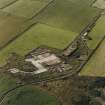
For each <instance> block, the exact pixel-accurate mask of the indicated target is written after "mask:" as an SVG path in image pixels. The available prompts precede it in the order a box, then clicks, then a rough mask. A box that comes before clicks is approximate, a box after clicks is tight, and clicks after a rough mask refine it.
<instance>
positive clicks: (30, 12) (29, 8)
mask: <svg viewBox="0 0 105 105" xmlns="http://www.w3.org/2000/svg"><path fill="white" fill-rule="evenodd" d="M49 1H50V0H49ZM49 1H48V0H43V1H42V0H40V1H39V0H18V1H17V2H16V3H14V4H12V5H10V6H8V7H6V8H4V9H3V11H5V12H8V13H11V14H14V15H16V16H20V17H25V18H31V17H33V16H34V15H35V14H36V13H38V12H39V11H40V10H41V9H43V8H44V7H45V6H46V5H47V4H48V2H49Z"/></svg>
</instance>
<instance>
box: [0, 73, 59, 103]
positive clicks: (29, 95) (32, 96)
mask: <svg viewBox="0 0 105 105" xmlns="http://www.w3.org/2000/svg"><path fill="white" fill-rule="evenodd" d="M17 81H18V80H16V79H15V78H13V77H12V76H11V75H8V74H2V73H0V97H1V96H2V95H3V93H5V92H7V91H8V90H11V89H12V88H14V87H16V86H17V85H19V84H16V82H17ZM4 100H5V101H4V103H3V105H37V104H38V105H60V103H59V102H58V100H57V98H55V97H54V96H52V95H50V94H49V93H47V92H46V91H42V90H40V89H38V88H36V86H35V85H28V86H24V87H21V88H18V89H16V90H15V91H13V92H10V93H9V94H8V95H7V96H6V97H5V99H4Z"/></svg>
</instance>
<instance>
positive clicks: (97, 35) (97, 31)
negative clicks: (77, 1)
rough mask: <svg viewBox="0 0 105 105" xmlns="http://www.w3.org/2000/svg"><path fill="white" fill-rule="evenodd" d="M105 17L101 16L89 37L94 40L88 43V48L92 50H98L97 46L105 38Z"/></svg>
mask: <svg viewBox="0 0 105 105" xmlns="http://www.w3.org/2000/svg"><path fill="white" fill-rule="evenodd" d="M104 27H105V16H101V18H100V19H99V20H98V21H97V23H96V26H95V27H94V28H93V30H92V31H91V32H90V34H89V36H90V37H91V38H92V40H90V41H88V46H89V47H90V48H91V49H94V48H96V46H97V44H98V43H99V42H100V41H101V40H102V39H103V37H104V36H105V29H104Z"/></svg>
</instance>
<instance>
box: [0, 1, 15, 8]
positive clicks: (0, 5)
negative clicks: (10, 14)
mask: <svg viewBox="0 0 105 105" xmlns="http://www.w3.org/2000/svg"><path fill="white" fill-rule="evenodd" d="M15 1H17V0H0V9H2V8H4V7H6V6H7V5H9V4H11V3H14V2H15Z"/></svg>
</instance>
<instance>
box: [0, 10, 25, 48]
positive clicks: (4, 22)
mask: <svg viewBox="0 0 105 105" xmlns="http://www.w3.org/2000/svg"><path fill="white" fill-rule="evenodd" d="M24 20H25V19H23V18H20V17H15V16H12V15H9V14H7V13H4V12H1V11H0V47H2V46H3V45H5V44H6V43H7V42H8V41H9V40H11V39H12V38H13V37H14V36H15V35H16V33H17V32H18V31H19V29H20V27H21V25H22V24H23V23H24Z"/></svg>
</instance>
